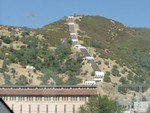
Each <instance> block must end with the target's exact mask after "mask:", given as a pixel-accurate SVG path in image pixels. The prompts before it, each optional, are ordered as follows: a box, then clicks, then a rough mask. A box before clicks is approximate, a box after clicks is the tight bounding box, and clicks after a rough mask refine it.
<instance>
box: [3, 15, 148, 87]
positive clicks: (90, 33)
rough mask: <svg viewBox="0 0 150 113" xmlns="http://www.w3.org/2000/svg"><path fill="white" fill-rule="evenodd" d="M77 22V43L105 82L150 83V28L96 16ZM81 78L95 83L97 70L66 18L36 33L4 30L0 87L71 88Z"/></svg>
mask: <svg viewBox="0 0 150 113" xmlns="http://www.w3.org/2000/svg"><path fill="white" fill-rule="evenodd" d="M75 22H76V25H77V28H76V30H78V38H79V41H80V42H81V43H82V45H84V46H86V47H87V48H88V51H89V53H90V54H91V55H92V56H93V57H94V59H95V61H96V62H97V64H98V66H99V68H100V69H101V70H102V71H104V72H105V79H104V81H105V82H110V83H116V82H117V83H123V84H124V83H150V70H149V67H150V46H149V44H150V37H149V36H150V35H149V34H150V29H148V28H129V27H127V26H125V25H123V24H121V23H119V22H117V21H114V20H111V19H107V18H104V17H98V16H83V17H79V18H78V17H77V19H76V21H75ZM27 66H28V67H29V68H28V67H27ZM82 79H85V80H86V79H87V80H92V79H93V71H92V69H91V67H90V65H89V63H88V62H87V61H86V60H85V59H84V58H83V55H82V54H81V51H79V50H78V49H76V48H75V47H73V46H72V44H71V40H70V35H69V30H68V25H67V18H63V19H61V20H59V21H56V22H54V23H51V24H49V25H46V26H44V27H42V28H38V29H29V28H18V27H10V26H2V25H1V26H0V83H1V84H7V85H10V84H15V85H39V84H57V85H61V84H65V85H73V84H78V83H81V82H82Z"/></svg>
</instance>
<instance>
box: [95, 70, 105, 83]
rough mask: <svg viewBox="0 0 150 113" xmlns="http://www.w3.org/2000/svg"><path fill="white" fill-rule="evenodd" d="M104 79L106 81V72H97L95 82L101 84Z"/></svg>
mask: <svg viewBox="0 0 150 113" xmlns="http://www.w3.org/2000/svg"><path fill="white" fill-rule="evenodd" d="M103 79H104V72H101V71H95V77H94V80H95V81H101V82H103Z"/></svg>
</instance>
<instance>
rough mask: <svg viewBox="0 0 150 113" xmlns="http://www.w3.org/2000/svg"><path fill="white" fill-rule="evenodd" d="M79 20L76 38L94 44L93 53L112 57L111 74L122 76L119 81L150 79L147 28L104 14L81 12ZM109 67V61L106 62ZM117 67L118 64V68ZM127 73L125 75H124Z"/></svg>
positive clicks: (103, 56) (128, 81)
mask: <svg viewBox="0 0 150 113" xmlns="http://www.w3.org/2000/svg"><path fill="white" fill-rule="evenodd" d="M76 22H77V23H78V24H79V28H80V30H79V31H78V34H79V38H80V40H82V41H83V42H84V45H86V46H89V47H94V48H95V49H96V55H98V56H99V57H101V58H105V59H111V60H115V62H116V64H118V65H119V66H120V67H124V66H126V67H127V68H128V69H130V71H129V70H127V69H126V68H124V69H123V70H122V71H121V72H117V67H118V66H117V65H116V64H115V65H114V66H113V68H116V69H115V70H116V71H114V72H113V71H112V73H111V74H110V75H113V76H119V77H121V80H120V81H121V82H122V83H150V81H149V77H150V76H149V75H150V70H149V67H150V46H149V44H150V36H149V34H150V29H148V28H130V27H127V26H125V25H123V24H121V23H119V22H116V21H114V20H111V19H106V18H104V17H97V16H95V17H93V16H84V17H82V18H80V19H78V20H76ZM105 63H106V64H107V65H108V67H109V63H110V62H109V61H108V62H105ZM118 70H119V68H118ZM125 73H128V74H127V76H125V77H124V76H123V75H124V74H125Z"/></svg>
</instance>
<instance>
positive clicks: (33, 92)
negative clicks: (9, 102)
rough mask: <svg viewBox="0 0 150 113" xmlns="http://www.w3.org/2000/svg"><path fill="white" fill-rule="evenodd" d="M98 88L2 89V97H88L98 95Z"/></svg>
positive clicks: (0, 89)
mask: <svg viewBox="0 0 150 113" xmlns="http://www.w3.org/2000/svg"><path fill="white" fill-rule="evenodd" d="M96 94H97V89H96V88H85V87H83V88H66V87H65V88H38V87H36V88H35V89H34V88H29V89H28V88H27V89H25V88H14V87H13V88H0V95H5V96H8V95H12V96H46V95H50V96H56V95H57V96H68V95H69V96H77V95H80V96H88V95H96Z"/></svg>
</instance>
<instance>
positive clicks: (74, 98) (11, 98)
mask: <svg viewBox="0 0 150 113" xmlns="http://www.w3.org/2000/svg"><path fill="white" fill-rule="evenodd" d="M2 98H3V99H4V100H6V101H87V100H88V97H87V96H71V97H69V96H63V97H61V96H52V97H50V96H45V97H42V96H37V97H33V96H29V97H25V96H19V97H17V96H3V97H2Z"/></svg>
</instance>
